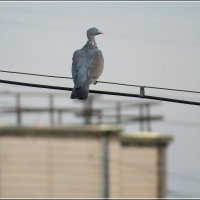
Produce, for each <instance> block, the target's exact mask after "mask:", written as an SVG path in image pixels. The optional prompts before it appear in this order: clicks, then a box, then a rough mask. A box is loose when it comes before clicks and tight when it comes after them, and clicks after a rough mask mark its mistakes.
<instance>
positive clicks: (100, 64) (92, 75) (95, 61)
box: [88, 49, 104, 84]
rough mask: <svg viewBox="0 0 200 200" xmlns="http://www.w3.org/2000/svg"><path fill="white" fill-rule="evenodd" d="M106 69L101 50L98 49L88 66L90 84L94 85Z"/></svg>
mask: <svg viewBox="0 0 200 200" xmlns="http://www.w3.org/2000/svg"><path fill="white" fill-rule="evenodd" d="M103 68H104V58H103V54H102V52H101V51H100V50H98V49H97V51H95V52H94V53H93V55H92V56H91V59H90V63H89V66H88V78H89V83H90V84H94V83H95V82H96V81H97V79H98V78H99V77H100V76H101V74H102V72H103Z"/></svg>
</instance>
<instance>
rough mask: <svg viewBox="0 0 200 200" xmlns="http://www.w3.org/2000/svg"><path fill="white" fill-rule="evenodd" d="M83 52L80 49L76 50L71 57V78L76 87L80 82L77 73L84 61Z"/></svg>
mask: <svg viewBox="0 0 200 200" xmlns="http://www.w3.org/2000/svg"><path fill="white" fill-rule="evenodd" d="M84 58H85V53H84V51H83V50H82V49H80V50H76V51H75V52H74V54H73V58H72V60H73V61H72V78H73V81H74V84H75V85H76V86H77V87H78V85H79V84H80V80H79V74H80V70H81V66H82V64H83V63H84Z"/></svg>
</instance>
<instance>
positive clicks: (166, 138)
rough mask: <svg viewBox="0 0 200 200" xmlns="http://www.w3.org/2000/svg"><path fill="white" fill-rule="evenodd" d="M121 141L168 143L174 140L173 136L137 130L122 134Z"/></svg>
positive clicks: (131, 142) (151, 143)
mask: <svg viewBox="0 0 200 200" xmlns="http://www.w3.org/2000/svg"><path fill="white" fill-rule="evenodd" d="M120 141H121V143H122V145H136V144H138V145H167V144H168V143H169V142H171V141H173V137H172V136H171V135H161V134H158V133H156V132H137V133H132V134H126V135H125V134H124V135H121V136H120Z"/></svg>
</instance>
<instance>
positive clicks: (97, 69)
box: [72, 43, 104, 88]
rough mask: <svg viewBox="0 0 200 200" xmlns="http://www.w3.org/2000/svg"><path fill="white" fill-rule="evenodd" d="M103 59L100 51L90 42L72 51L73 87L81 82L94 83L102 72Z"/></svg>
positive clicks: (78, 85)
mask: <svg viewBox="0 0 200 200" xmlns="http://www.w3.org/2000/svg"><path fill="white" fill-rule="evenodd" d="M103 68H104V59H103V54H102V52H101V51H100V50H99V49H98V48H97V47H96V46H93V45H91V44H88V43H87V44H86V45H85V46H84V47H83V48H82V49H80V50H77V51H75V52H74V55H73V62H72V76H73V80H74V84H75V87H76V88H78V87H81V86H82V85H83V84H94V83H95V82H96V81H97V79H98V78H99V77H100V75H101V74H102V72H103Z"/></svg>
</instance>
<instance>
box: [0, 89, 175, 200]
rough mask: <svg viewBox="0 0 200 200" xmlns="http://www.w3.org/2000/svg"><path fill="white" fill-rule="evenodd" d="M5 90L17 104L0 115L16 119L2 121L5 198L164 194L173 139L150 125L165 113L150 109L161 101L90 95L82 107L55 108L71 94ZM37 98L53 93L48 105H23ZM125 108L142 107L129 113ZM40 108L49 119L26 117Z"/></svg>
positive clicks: (0, 188)
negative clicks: (127, 127)
mask: <svg viewBox="0 0 200 200" xmlns="http://www.w3.org/2000/svg"><path fill="white" fill-rule="evenodd" d="M4 96H7V98H8V96H9V97H11V98H13V99H14V102H15V104H14V105H13V106H7V105H6V106H5V105H4V106H1V108H0V109H1V115H2V116H3V115H9V116H10V117H14V118H15V124H10V125H8V124H7V125H6V126H5V125H4V126H1V127H0V160H1V162H0V197H2V198H6V197H8V198H16V197H18V198H20V197H21V198H41V197H44V198H51V197H54V198H62V197H65V198H66V197H67V198H81V197H85V198H87V197H88V198H101V197H104V198H107V197H111V198H117V197H121V198H123V197H124V198H133V197H134V198H151V197H152V198H156V197H165V196H166V161H167V160H166V154H167V152H166V151H167V145H168V144H169V142H171V140H172V137H171V136H170V135H160V134H158V133H156V132H153V130H152V121H153V120H162V118H163V117H162V116H160V115H153V114H151V112H150V109H151V106H156V105H157V103H156V102H151V101H144V102H142V101H141V102H128V101H116V100H114V101H113V100H111V99H107V100H106V99H103V98H101V97H100V96H95V95H90V98H89V99H88V100H87V101H84V103H82V101H77V102H76V104H80V102H81V104H82V107H78V106H74V107H67V106H62V107H61V106H59V107H58V106H57V105H56V104H55V102H56V99H57V98H62V97H64V98H66V94H64V95H63V93H38V92H37V93H34V92H1V97H2V98H3V97H4ZM33 96H35V97H38V98H46V99H48V102H49V103H48V105H47V106H45V107H43V106H41V105H38V104H36V105H35V103H36V102H34V101H33V100H32V101H31V106H30V105H24V103H23V100H24V98H27V97H32V98H33ZM99 100H100V102H101V103H100V102H98V101H99ZM29 103H30V102H29ZM26 104H27V103H26ZM102 104H104V105H102ZM127 108H128V110H129V111H130V110H131V109H138V110H139V113H138V114H137V115H133V114H124V113H123V112H124V110H126V109H127ZM111 110H113V111H114V113H113V114H112V112H111ZM38 113H47V114H48V115H47V116H43V117H47V118H48V120H49V122H47V123H46V124H45V123H43V124H32V125H31V124H29V125H27V124H26V123H25V122H24V121H25V120H26V118H27V117H30V116H28V115H30V114H32V115H35V114H36V115H37V114H38ZM109 113H110V114H109ZM69 114H72V115H75V117H76V118H81V119H82V123H76V124H72V122H70V121H68V122H66V121H65V117H64V115H69ZM130 122H132V123H139V130H138V131H136V132H129V133H127V132H125V131H124V129H123V124H124V123H130Z"/></svg>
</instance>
